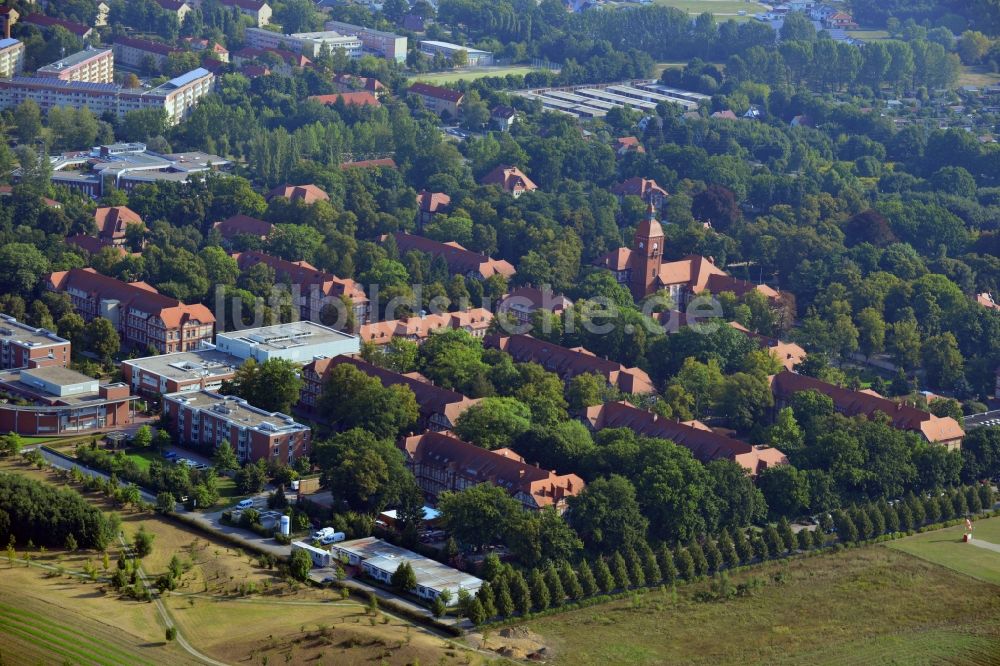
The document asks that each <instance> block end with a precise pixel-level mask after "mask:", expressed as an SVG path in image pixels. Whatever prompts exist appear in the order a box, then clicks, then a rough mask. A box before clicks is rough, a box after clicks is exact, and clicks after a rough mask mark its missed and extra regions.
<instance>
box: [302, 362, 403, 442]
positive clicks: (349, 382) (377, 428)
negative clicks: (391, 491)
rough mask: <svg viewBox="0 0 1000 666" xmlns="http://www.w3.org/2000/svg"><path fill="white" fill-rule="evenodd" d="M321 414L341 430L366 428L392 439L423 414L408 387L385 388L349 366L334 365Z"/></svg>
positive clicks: (322, 399) (324, 393)
mask: <svg viewBox="0 0 1000 666" xmlns="http://www.w3.org/2000/svg"><path fill="white" fill-rule="evenodd" d="M319 408H320V412H321V413H322V414H324V415H325V416H326V417H327V418H328V419H329V420H330V421H331V422H332V423H333V424H334V425H336V426H337V427H338V428H340V429H342V430H348V429H351V428H363V429H364V430H367V431H369V432H371V433H372V434H373V435H375V436H376V437H378V438H380V439H381V438H393V437H396V435H398V434H399V433H401V432H405V431H406V430H407V429H409V428H411V427H412V426H413V425H414V424H416V422H417V420H418V418H419V416H420V412H419V409H418V407H417V400H416V397H415V396H414V395H413V391H412V390H411V389H410V388H409V387H408V386H403V385H395V386H382V382H380V381H379V380H378V379H377V378H376V377H370V376H369V375H367V374H365V373H364V372H362V371H361V370H360V369H358V368H357V367H355V366H354V365H351V364H349V363H341V364H339V365H336V366H334V368H333V369H332V370H331V371H330V372H329V375H328V377H327V380H326V382H325V383H324V385H323V393H322V394H321V396H320V399H319Z"/></svg>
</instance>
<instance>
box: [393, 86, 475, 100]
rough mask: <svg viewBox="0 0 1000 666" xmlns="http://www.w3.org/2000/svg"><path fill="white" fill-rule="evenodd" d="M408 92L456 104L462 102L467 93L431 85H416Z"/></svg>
mask: <svg viewBox="0 0 1000 666" xmlns="http://www.w3.org/2000/svg"><path fill="white" fill-rule="evenodd" d="M407 92H409V93H411V94H414V95H420V96H421V97H433V98H434V99H440V100H444V101H446V102H454V103H458V102H461V101H462V99H463V98H464V97H465V93H463V92H460V91H458V90H452V89H451V88H442V87H441V86H432V85H430V84H429V83H414V84H413V85H411V86H410V87H409V88H408V89H407Z"/></svg>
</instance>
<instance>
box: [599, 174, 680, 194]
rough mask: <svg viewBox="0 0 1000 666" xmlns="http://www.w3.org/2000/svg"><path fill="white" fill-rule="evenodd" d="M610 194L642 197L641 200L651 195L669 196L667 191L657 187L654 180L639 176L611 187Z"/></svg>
mask: <svg viewBox="0 0 1000 666" xmlns="http://www.w3.org/2000/svg"><path fill="white" fill-rule="evenodd" d="M611 193H612V194H616V195H618V196H635V197H642V198H643V199H648V198H649V197H650V196H653V195H658V196H661V197H665V196H669V195H668V194H667V191H666V190H665V189H663V188H662V187H660V186H659V185H657V183H656V181H655V180H653V179H652V178H641V177H639V176H636V177H634V178H629V179H627V180H623V181H622V182H620V183H615V184H614V185H612V186H611Z"/></svg>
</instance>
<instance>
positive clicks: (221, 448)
mask: <svg viewBox="0 0 1000 666" xmlns="http://www.w3.org/2000/svg"><path fill="white" fill-rule="evenodd" d="M212 464H213V465H214V466H215V469H216V470H218V471H220V472H226V471H229V470H232V469H236V468H238V467H239V466H240V461H239V459H238V458H237V457H236V453H235V452H234V451H233V445H232V444H230V443H229V440H228V439H224V440H222V441H221V442H219V444H218V446H216V447H215V454H214V455H213V456H212Z"/></svg>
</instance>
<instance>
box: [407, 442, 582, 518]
mask: <svg viewBox="0 0 1000 666" xmlns="http://www.w3.org/2000/svg"><path fill="white" fill-rule="evenodd" d="M401 448H402V450H403V455H404V456H405V457H406V466H407V467H409V468H410V471H412V472H413V476H414V477H416V480H417V484H418V485H419V486H420V489H421V490H423V491H424V493H426V494H427V495H428V496H430V497H431V498H434V499H436V498H437V496H438V495H440V494H441V493H442V492H445V491H459V490H463V489H465V488H468V487H470V486H475V485H478V484H480V483H490V484H493V485H495V486H500V487H501V488H503V489H504V490H506V491H507V492H508V493H510V494H511V496H512V497H513V498H514V499H516V500H517V501H518V502H520V503H521V505H522V506H523V507H524V508H525V509H527V510H529V511H539V510H541V509H544V508H545V507H549V506H551V507H554V508H555V509H556V511H558V512H559V513H562V512H563V511H565V510H566V500H567V499H568V498H570V497H572V496H574V495H577V494H578V493H580V492H581V491H582V490H583V488H584V486H585V484H584V482H583V479H581V478H580V477H579V476H577V475H576V474H557V473H556V472H553V471H550V470H547V469H541V468H540V467H537V466H536V465H529V464H528V463H526V462H525V461H524V458H522V457H521V456H519V455H518V454H517V453H515V452H514V451H512V450H511V449H497V450H495V451H488V450H486V449H483V448H481V447H478V446H476V445H475V444H469V443H468V442H463V441H462V440H460V439H457V438H455V437H453V436H451V435H449V434H447V433H441V432H427V433H424V434H422V435H415V436H413V437H407V438H406V439H405V440H403V443H402V446H401Z"/></svg>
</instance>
